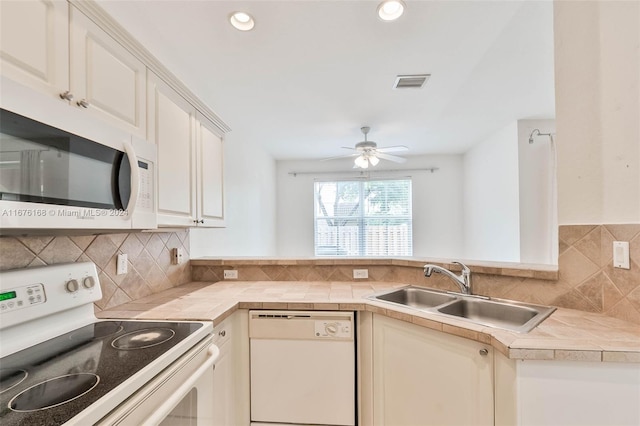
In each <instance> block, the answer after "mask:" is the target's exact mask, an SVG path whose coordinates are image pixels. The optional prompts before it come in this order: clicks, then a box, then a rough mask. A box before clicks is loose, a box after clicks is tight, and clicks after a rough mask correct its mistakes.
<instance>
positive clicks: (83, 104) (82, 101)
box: [78, 99, 90, 108]
mask: <svg viewBox="0 0 640 426" xmlns="http://www.w3.org/2000/svg"><path fill="white" fill-rule="evenodd" d="M89 105H90V104H89V102H87V100H86V99H80V100H79V101H78V106H81V107H82V108H89Z"/></svg>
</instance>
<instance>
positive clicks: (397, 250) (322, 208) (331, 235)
mask: <svg viewBox="0 0 640 426" xmlns="http://www.w3.org/2000/svg"><path fill="white" fill-rule="evenodd" d="M315 253H316V256H411V255H412V254H413V238H412V219H411V180H410V179H398V180H376V181H372V180H367V181H362V180H350V181H337V182H315Z"/></svg>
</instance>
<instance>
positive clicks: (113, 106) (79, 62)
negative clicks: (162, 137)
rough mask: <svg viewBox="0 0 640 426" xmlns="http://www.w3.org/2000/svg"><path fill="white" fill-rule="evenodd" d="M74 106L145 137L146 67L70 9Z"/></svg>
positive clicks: (76, 11)
mask: <svg viewBox="0 0 640 426" xmlns="http://www.w3.org/2000/svg"><path fill="white" fill-rule="evenodd" d="M70 12H71V13H70V59H71V60H70V63H71V65H70V67H71V70H70V71H71V75H70V86H71V89H70V90H71V93H73V95H74V96H75V99H74V101H73V102H72V104H73V105H76V106H77V107H78V108H86V110H87V113H89V114H93V115H95V116H97V117H98V118H100V119H102V120H105V121H107V122H110V123H111V124H114V125H116V126H118V127H120V128H123V129H125V130H127V131H129V132H130V133H132V134H134V135H136V136H139V137H142V138H146V136H147V135H146V122H145V120H146V84H145V79H146V67H145V65H144V64H143V63H142V62H141V61H140V60H138V59H137V58H136V57H135V56H133V55H132V54H131V53H129V51H128V50H126V49H125V48H124V47H123V46H122V45H120V44H119V43H118V42H116V41H115V40H114V39H113V38H111V36H109V35H108V34H107V33H106V32H105V31H104V30H102V29H101V28H100V27H98V26H97V25H96V24H95V23H94V22H93V21H91V20H90V19H89V18H87V17H86V16H85V15H84V14H82V13H81V12H79V11H78V10H76V9H75V8H73V7H71V10H70Z"/></svg>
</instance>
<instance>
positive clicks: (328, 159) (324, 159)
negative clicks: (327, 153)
mask: <svg viewBox="0 0 640 426" xmlns="http://www.w3.org/2000/svg"><path fill="white" fill-rule="evenodd" d="M358 155H360V153H355V152H354V153H353V154H347V155H338V156H337V157H329V158H322V159H320V161H330V160H337V159H339V158H349V157H357V156H358Z"/></svg>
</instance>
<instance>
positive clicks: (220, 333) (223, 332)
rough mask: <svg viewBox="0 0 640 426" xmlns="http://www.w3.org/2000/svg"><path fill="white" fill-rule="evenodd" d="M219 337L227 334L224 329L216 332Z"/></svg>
mask: <svg viewBox="0 0 640 426" xmlns="http://www.w3.org/2000/svg"><path fill="white" fill-rule="evenodd" d="M218 334H219V335H220V336H221V337H224V336H226V335H227V332H226V331H225V330H222V331H221V332H219V333H218Z"/></svg>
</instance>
